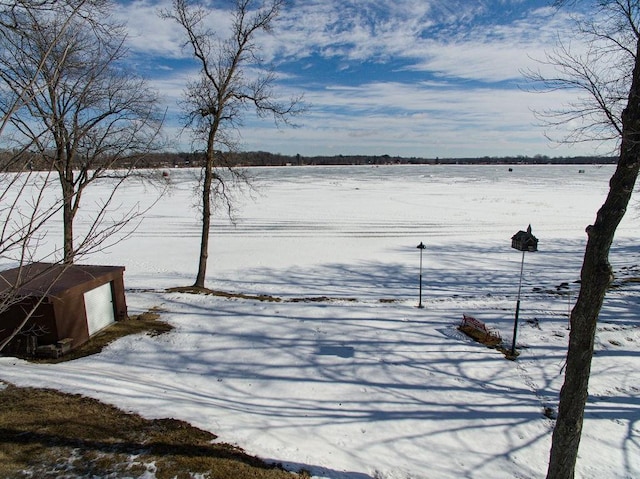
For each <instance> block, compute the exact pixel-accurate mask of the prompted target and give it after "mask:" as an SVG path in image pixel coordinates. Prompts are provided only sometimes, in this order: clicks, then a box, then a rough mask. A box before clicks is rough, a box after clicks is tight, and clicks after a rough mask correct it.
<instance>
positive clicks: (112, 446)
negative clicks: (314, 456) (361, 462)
mask: <svg viewBox="0 0 640 479" xmlns="http://www.w3.org/2000/svg"><path fill="white" fill-rule="evenodd" d="M0 403H1V404H2V408H0V425H1V426H0V477H2V478H6V479H14V478H16V479H17V478H34V477H37V478H43V479H47V478H57V477H66V478H74V477H106V476H109V477H123V476H126V477H140V476H141V475H142V474H144V473H145V472H146V471H153V472H154V474H155V477H156V478H158V479H169V478H177V479H183V478H192V477H193V475H194V474H201V475H202V476H203V477H204V478H209V479H285V478H286V479H291V477H292V475H291V473H289V472H286V471H284V470H282V469H281V468H278V467H276V466H272V465H268V464H266V463H264V462H263V461H261V460H259V459H257V458H255V457H252V456H249V455H247V454H246V453H244V452H243V451H242V450H241V449H239V448H237V447H234V446H231V445H228V444H218V443H216V444H213V443H212V441H213V440H214V439H216V436H215V435H213V434H211V433H208V432H206V431H203V430H201V429H198V428H195V427H192V426H191V425H189V424H187V423H185V422H183V421H178V420H176V419H154V420H148V419H144V418H142V417H141V416H139V415H136V414H130V413H125V412H123V411H121V410H119V409H117V408H115V407H113V406H109V405H106V404H103V403H101V402H99V401H96V400H94V399H89V398H86V397H83V396H80V395H72V394H64V393H60V392H57V391H53V390H49V389H36V388H19V387H15V386H13V385H8V386H7V387H6V388H5V389H2V390H0Z"/></svg>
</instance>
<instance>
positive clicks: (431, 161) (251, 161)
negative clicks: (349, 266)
mask: <svg viewBox="0 0 640 479" xmlns="http://www.w3.org/2000/svg"><path fill="white" fill-rule="evenodd" d="M219 159H220V164H224V165H228V166H306V165H425V164H426V165H456V164H461V165H464V164H473V165H482V164H486V165H518V164H523V165H525V164H530V165H537V164H541V165H544V164H559V165H562V164H570V165H571V164H573V165H591V164H615V163H616V161H617V158H614V157H605V156H575V157H549V156H543V155H536V156H533V157H530V156H505V157H489V156H483V157H478V158H415V157H413V158H406V157H400V156H390V155H381V156H368V155H336V156H303V155H295V156H289V155H281V154H276V153H269V152H265V151H250V152H234V153H221V154H220V158H219ZM203 161H204V157H203V156H202V155H198V154H196V153H161V154H154V155H147V157H145V158H144V162H145V163H146V164H145V165H144V166H148V167H151V166H164V167H185V166H187V167H189V166H200V165H201V164H202V162H203Z"/></svg>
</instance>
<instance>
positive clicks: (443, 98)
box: [116, 0, 612, 158]
mask: <svg viewBox="0 0 640 479" xmlns="http://www.w3.org/2000/svg"><path fill="white" fill-rule="evenodd" d="M231 4H232V2H230V1H211V2H209V3H208V5H209V6H210V8H211V11H212V13H211V16H210V17H209V22H210V26H211V27H212V28H214V29H215V30H216V31H219V32H220V34H221V36H224V31H225V30H224V29H225V27H226V23H225V19H226V18H227V15H228V11H226V10H225V8H228V7H229V6H230V5H231ZM168 5H169V2H168V1H152V0H142V1H128V2H122V3H121V4H120V7H119V9H118V10H117V12H116V16H117V17H119V18H121V19H123V20H125V21H126V22H127V24H128V27H129V31H130V38H129V42H130V49H131V52H132V59H133V61H134V62H135V64H136V68H137V69H138V70H139V72H140V73H142V74H144V75H145V76H147V77H148V78H149V79H150V81H151V83H152V85H153V86H154V87H155V88H157V89H158V90H159V91H160V94H161V98H162V99H163V102H165V104H166V107H167V108H168V111H169V120H168V123H167V127H168V129H167V131H168V132H169V135H170V136H171V137H172V138H175V142H176V145H175V146H176V148H178V149H184V148H188V145H189V137H188V135H184V134H183V135H182V137H180V138H178V130H179V123H178V120H177V115H178V113H179V107H178V103H179V101H180V96H181V93H182V90H183V87H184V85H185V82H186V81H187V79H188V78H190V77H192V76H193V75H194V74H195V73H196V65H195V64H193V63H192V62H191V61H190V58H189V56H188V52H186V51H183V50H182V49H181V43H182V38H181V32H180V30H179V29H178V28H177V27H176V26H175V25H174V24H172V23H171V22H169V21H166V20H161V19H160V18H159V17H158V16H157V15H156V12H157V11H158V9H159V8H162V7H167V6H168ZM569 21H570V20H569V18H568V15H567V12H558V11H556V10H553V9H551V8H550V7H549V2H548V1H543V0H532V1H523V0H493V1H491V0H489V1H482V0H480V1H456V0H450V1H442V0H398V1H396V2H392V1H389V0H290V2H289V5H288V7H287V8H286V9H285V10H284V11H283V12H282V15H281V16H280V18H279V20H278V22H277V25H276V29H275V30H274V32H273V33H272V34H271V35H267V36H264V37H262V38H261V39H260V40H259V43H260V45H262V47H263V50H262V55H263V57H264V58H265V59H266V60H268V61H269V62H270V63H272V64H273V65H274V66H275V67H276V71H277V72H278V82H277V84H276V92H277V93H278V94H279V95H281V96H282V97H283V98H288V97H290V96H295V95H298V94H304V98H305V101H306V102H307V103H308V110H307V112H306V113H305V114H304V116H302V117H300V118H298V119H297V120H296V123H297V124H298V128H288V127H282V128H280V129H278V128H277V127H275V126H274V125H273V124H272V123H271V122H269V121H267V120H262V121H261V120H258V119H256V118H254V117H253V115H251V114H248V115H247V116H246V118H245V121H244V126H243V128H242V130H241V131H240V132H239V133H240V135H241V147H242V149H244V150H263V151H270V152H273V153H283V154H297V153H299V154H302V155H307V156H313V155H338V154H364V155H383V154H388V155H392V156H395V155H398V156H405V157H414V156H415V157H428V158H435V157H441V158H445V157H475V156H505V155H527V156H534V155H538V154H540V155H549V156H575V155H583V154H587V155H590V154H596V153H597V154H600V153H602V154H608V153H610V152H611V148H612V145H594V144H581V145H575V146H573V147H569V146H568V145H562V144H557V143H555V142H552V141H549V140H548V139H547V138H546V136H545V129H544V128H543V127H541V126H540V125H539V121H538V120H536V118H535V116H534V113H533V112H534V111H542V110H545V109H548V108H553V107H557V106H559V105H562V104H565V103H567V102H569V101H570V100H571V94H570V93H569V92H566V91H565V92H554V93H547V94H539V93H531V92H529V91H527V90H526V88H523V87H524V86H525V80H524V79H523V77H522V71H523V70H526V69H529V68H534V69H537V68H540V66H541V65H540V64H539V63H537V62H536V61H535V59H544V57H545V52H547V51H551V50H552V49H553V47H554V45H555V41H556V38H557V35H558V34H559V33H560V34H564V33H566V32H567V30H568V28H569V26H568V25H569ZM546 133H548V134H553V135H555V136H557V137H560V136H561V133H562V132H561V131H557V130H556V131H552V132H546ZM596 148H599V149H596Z"/></svg>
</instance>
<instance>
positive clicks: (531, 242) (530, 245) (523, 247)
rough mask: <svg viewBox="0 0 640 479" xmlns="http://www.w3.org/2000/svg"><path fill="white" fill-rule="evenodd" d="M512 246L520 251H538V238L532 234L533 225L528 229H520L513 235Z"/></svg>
mask: <svg viewBox="0 0 640 479" xmlns="http://www.w3.org/2000/svg"><path fill="white" fill-rule="evenodd" d="M511 247H512V248H514V249H517V250H518V251H530V252H534V251H538V238H536V237H535V236H533V235H532V234H531V225H529V227H528V228H527V231H518V232H517V233H516V234H514V235H513V236H512V237H511Z"/></svg>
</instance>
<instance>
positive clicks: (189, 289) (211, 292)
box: [167, 286, 282, 303]
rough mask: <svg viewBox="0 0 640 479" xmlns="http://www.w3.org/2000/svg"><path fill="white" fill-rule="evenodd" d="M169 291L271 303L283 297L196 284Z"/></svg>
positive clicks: (277, 301) (169, 291) (169, 290)
mask: <svg viewBox="0 0 640 479" xmlns="http://www.w3.org/2000/svg"><path fill="white" fill-rule="evenodd" d="M167 292H168V293H191V294H208V295H211V296H221V297H223V298H238V299H252V300H257V301H268V302H271V303H279V302H280V301H282V299H281V298H278V297H276V296H271V295H268V294H259V295H254V294H244V293H228V292H226V291H219V290H215V289H209V288H198V287H196V286H179V287H177V288H168V289H167Z"/></svg>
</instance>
